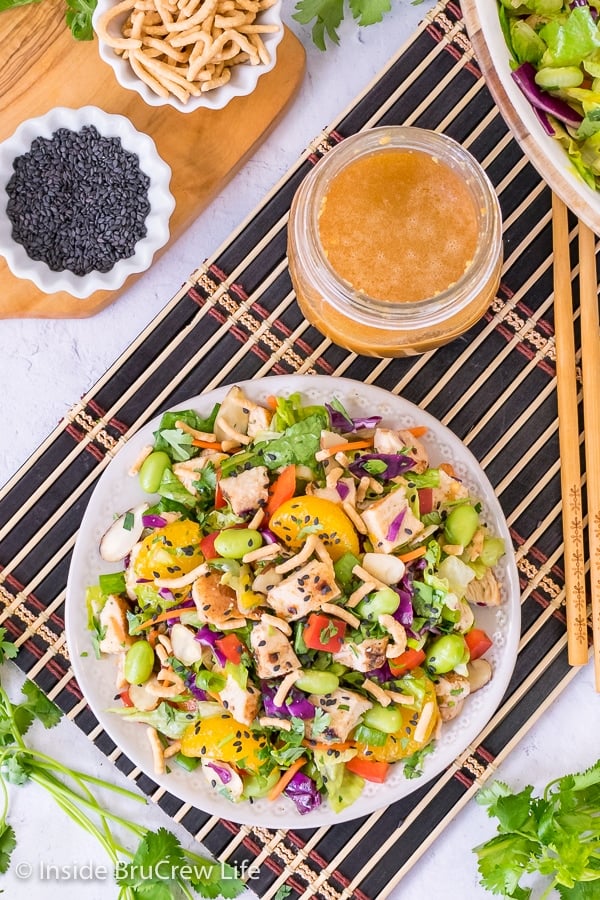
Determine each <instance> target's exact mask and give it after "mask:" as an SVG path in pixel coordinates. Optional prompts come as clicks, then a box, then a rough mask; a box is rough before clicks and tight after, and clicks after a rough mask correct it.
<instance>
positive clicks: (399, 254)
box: [288, 127, 502, 357]
mask: <svg viewBox="0 0 600 900" xmlns="http://www.w3.org/2000/svg"><path fill="white" fill-rule="evenodd" d="M288 260H289V267H290V274H291V278H292V283H293V285H294V288H295V290H296V297H297V300H298V304H299V306H300V308H301V310H302V312H303V313H304V315H305V316H306V318H307V319H308V321H310V322H311V323H312V324H313V325H315V327H317V328H318V329H319V330H320V331H321V332H322V333H323V334H325V335H326V336H327V337H329V338H331V340H332V341H333V342H334V343H336V344H339V345H340V346H342V347H345V348H346V349H348V350H353V351H354V352H356V353H360V354H364V355H367V356H382V357H386V356H387V357H391V356H407V355H411V354H415V353H422V352H424V351H426V350H432V349H435V348H436V347H438V346H440V345H442V344H444V343H446V342H448V341H450V340H452V339H453V338H454V337H457V336H458V335H460V334H462V333H463V332H464V331H466V330H467V329H468V328H470V327H471V326H472V325H473V324H475V322H476V321H477V320H478V319H480V318H481V316H482V315H483V313H484V312H485V310H486V309H487V308H488V306H489V305H490V303H491V301H492V300H493V298H494V295H495V292H496V289H497V287H498V283H499V280H500V267H501V263H502V238H501V217H500V209H499V204H498V200H497V198H496V195H495V193H494V191H493V188H492V186H491V184H490V183H489V181H488V179H487V177H486V175H485V173H484V172H483V170H482V169H481V167H480V166H479V164H478V163H477V162H476V161H475V160H474V159H473V157H472V156H471V155H470V154H468V153H467V152H466V151H465V150H463V149H462V147H460V145H459V144H457V143H456V142H455V141H453V140H451V139H450V138H447V137H445V136H444V135H439V134H436V133H434V132H429V131H424V130H422V129H418V128H408V127H392V128H376V129H372V130H371V131H367V132H364V133H360V134H357V135H354V136H353V137H350V138H347V139H346V140H345V141H343V143H342V144H340V145H339V146H338V147H336V148H335V149H334V150H332V151H330V152H329V153H328V154H327V156H326V157H325V158H324V159H323V160H322V161H321V162H319V163H318V165H317V166H316V167H315V169H314V170H313V171H312V172H311V173H310V174H309V175H308V176H307V177H306V179H305V180H304V182H303V183H302V185H301V186H300V188H299V190H298V192H297V194H296V196H295V198H294V201H293V204H292V209H291V212H290V221H289V228H288Z"/></svg>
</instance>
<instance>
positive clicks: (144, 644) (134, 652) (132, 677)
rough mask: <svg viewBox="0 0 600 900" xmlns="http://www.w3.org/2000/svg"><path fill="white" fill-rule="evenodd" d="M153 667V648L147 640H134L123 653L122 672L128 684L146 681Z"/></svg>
mask: <svg viewBox="0 0 600 900" xmlns="http://www.w3.org/2000/svg"><path fill="white" fill-rule="evenodd" d="M153 668H154V650H153V649H152V647H151V646H150V644H149V643H148V641H136V642H135V644H132V645H131V647H130V648H129V650H128V651H127V653H126V655H125V665H124V667H123V673H124V675H125V678H126V679H127V681H128V682H129V684H143V683H144V682H145V681H148V679H149V678H150V676H151V674H152V669H153Z"/></svg>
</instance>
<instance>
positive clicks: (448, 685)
mask: <svg viewBox="0 0 600 900" xmlns="http://www.w3.org/2000/svg"><path fill="white" fill-rule="evenodd" d="M470 693H471V686H470V684H469V679H468V678H466V677H465V676H464V675H459V674H458V673H457V672H448V674H447V675H439V676H438V679H437V681H436V683H435V694H436V697H437V699H438V705H439V706H449V707H453V706H456V704H457V703H461V702H462V701H463V700H464V699H465V697H468V696H469V694H470Z"/></svg>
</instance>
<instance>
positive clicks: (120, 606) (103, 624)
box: [98, 594, 133, 653]
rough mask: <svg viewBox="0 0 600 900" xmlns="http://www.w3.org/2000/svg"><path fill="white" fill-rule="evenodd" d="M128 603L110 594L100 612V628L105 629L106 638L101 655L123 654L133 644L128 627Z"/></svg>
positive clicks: (100, 645)
mask: <svg viewBox="0 0 600 900" xmlns="http://www.w3.org/2000/svg"><path fill="white" fill-rule="evenodd" d="M128 609H129V606H128V605H127V601H126V600H124V599H123V598H122V597H119V596H118V595H117V594H109V596H108V597H107V600H106V603H105V604H104V606H103V607H102V609H101V610H100V615H99V617H98V618H99V622H100V628H102V629H104V637H103V638H102V639H101V641H100V644H99V648H100V652H101V653H121V651H122V650H124V649H126V648H127V647H131V645H132V644H133V638H132V637H131V635H130V634H129V628H128V626H127V610H128Z"/></svg>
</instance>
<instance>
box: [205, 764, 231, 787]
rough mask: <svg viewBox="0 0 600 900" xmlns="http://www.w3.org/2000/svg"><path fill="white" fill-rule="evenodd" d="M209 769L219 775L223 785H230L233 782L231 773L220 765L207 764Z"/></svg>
mask: <svg viewBox="0 0 600 900" xmlns="http://www.w3.org/2000/svg"><path fill="white" fill-rule="evenodd" d="M206 765H207V766H208V768H209V769H212V770H213V771H214V772H216V773H217V775H218V776H219V778H220V779H221V782H222V784H229V782H230V781H231V772H229V771H228V770H227V769H225V768H224V767H223V766H220V765H219V764H218V763H214V762H208V763H206Z"/></svg>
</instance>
